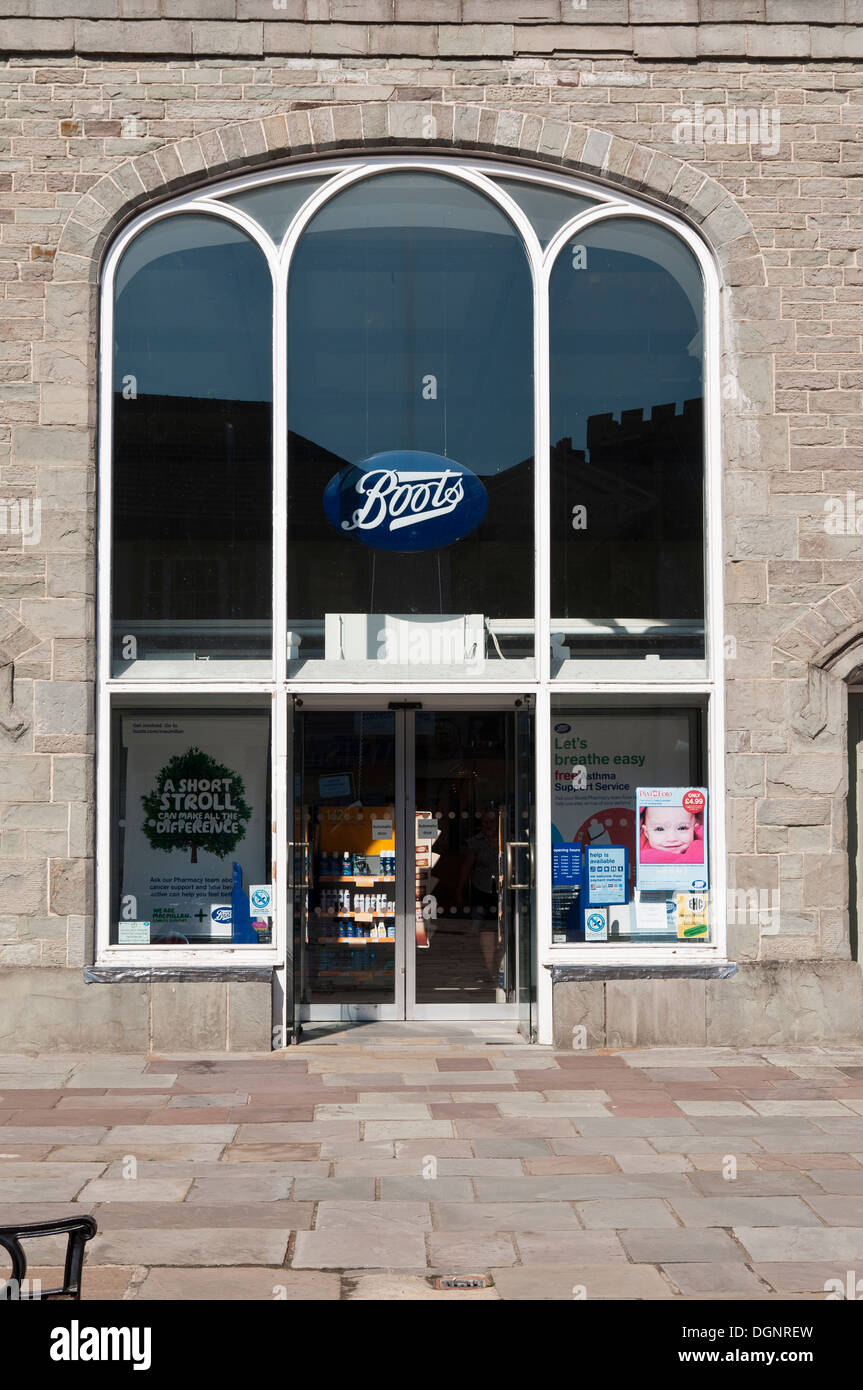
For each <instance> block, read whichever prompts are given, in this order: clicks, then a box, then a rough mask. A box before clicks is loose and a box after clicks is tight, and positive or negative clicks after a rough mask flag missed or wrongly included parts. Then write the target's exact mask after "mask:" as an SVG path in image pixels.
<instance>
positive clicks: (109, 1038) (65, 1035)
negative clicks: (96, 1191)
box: [0, 969, 149, 1143]
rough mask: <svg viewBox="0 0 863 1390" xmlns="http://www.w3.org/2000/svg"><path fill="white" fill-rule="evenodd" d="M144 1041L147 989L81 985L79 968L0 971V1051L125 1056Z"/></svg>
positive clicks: (143, 1046)
mask: <svg viewBox="0 0 863 1390" xmlns="http://www.w3.org/2000/svg"><path fill="white" fill-rule="evenodd" d="M148 1043H149V989H148V986H147V985H144V984H126V985H115V986H110V985H85V984H84V981H83V979H82V978H81V972H80V970H44V969H36V970H32V969H31V970H25V969H14V970H12V969H10V970H0V1051H3V1052H18V1051H29V1052H125V1053H128V1052H146V1051H147V1048H148ZM102 1133H103V1131H101V1130H99V1131H97V1134H98V1135H99V1136H101V1134H102ZM54 1142H55V1143H61V1142H70V1141H68V1140H62V1139H61V1138H60V1137H59V1136H58V1137H57V1139H56V1140H54ZM94 1142H95V1141H94Z"/></svg>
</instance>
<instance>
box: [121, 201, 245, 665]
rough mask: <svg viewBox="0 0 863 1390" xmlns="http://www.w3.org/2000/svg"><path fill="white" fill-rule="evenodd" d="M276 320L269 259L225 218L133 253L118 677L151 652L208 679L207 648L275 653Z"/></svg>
mask: <svg viewBox="0 0 863 1390" xmlns="http://www.w3.org/2000/svg"><path fill="white" fill-rule="evenodd" d="M271 324H272V282H271V279H270V274H269V270H268V268H267V264H266V261H265V259H264V256H263V254H262V253H261V251H260V249H259V248H258V247H257V246H256V245H255V243H254V242H253V241H251V240H250V239H249V237H247V236H246V235H245V233H243V232H241V231H239V230H238V229H237V228H236V227H234V226H232V225H230V224H229V223H227V222H223V221H221V220H220V219H218V218H216V217H212V216H206V215H202V214H197V215H193V214H183V215H178V216H176V217H168V218H166V219H165V220H164V221H162V222H158V223H156V224H155V225H153V226H151V227H149V228H147V229H146V230H145V231H143V232H141V234H140V235H139V236H137V237H136V238H135V240H134V241H133V242H132V243H131V245H130V246H129V248H128V250H127V251H126V252H125V253H124V255H123V257H122V259H121V261H120V264H119V266H118V269H117V276H116V286H115V315H114V594H113V630H114V653H113V656H114V664H115V673H117V674H119V673H120V672H122V671H124V670H131V668H132V665H133V663H134V662H135V660H138V661H141V660H142V659H143V660H146V659H148V658H149V659H152V658H157V659H158V658H160V659H161V660H163V661H164V660H174V661H177V660H179V661H183V662H184V668H183V673H184V674H198V675H205V674H206V668H205V667H198V668H197V670H196V669H195V668H194V667H193V666H190V665H189V663H193V662H194V661H195V659H196V658H197V659H198V661H201V660H206V659H207V658H210V657H234V658H238V659H239V658H242V659H248V658H255V657H257V658H269V655H270V645H271V582H272V581H271V567H272V562H271V547H272V543H271V516H272V503H271V489H272V482H271V479H272V465H271V429H272V427H271V400H272V359H271V353H272V328H271ZM140 669H141V668H140V667H139V668H138V670H139V671H140Z"/></svg>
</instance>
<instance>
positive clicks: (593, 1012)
mask: <svg viewBox="0 0 863 1390" xmlns="http://www.w3.org/2000/svg"><path fill="white" fill-rule="evenodd" d="M552 993H553V998H554V1009H553V1012H554V1046H555V1048H556V1049H558V1050H559V1051H571V1050H572V1047H573V1041H576V1042H577V1043H578V1047H579V1049H580V1048H581V1047H582V1046H583V1047H585V1048H593V1047H603V1046H605V990H604V987H603V985H602V983H601V982H599V981H592V980H569V981H561V982H559V983H558V984H555V985H553V987H552ZM582 1028H583V1029H584V1030H585V1031H584V1034H583V1035H582V1033H581V1032H580V1030H581V1029H582ZM576 1030H579V1031H578V1032H576Z"/></svg>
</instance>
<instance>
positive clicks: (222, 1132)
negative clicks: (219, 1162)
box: [57, 1124, 237, 1152]
mask: <svg viewBox="0 0 863 1390" xmlns="http://www.w3.org/2000/svg"><path fill="white" fill-rule="evenodd" d="M236 1132H237V1126H236V1125H171V1124H165V1125H160V1126H159V1128H158V1129H156V1128H155V1127H154V1126H152V1125H117V1126H115V1127H114V1128H112V1129H109V1130H108V1131H107V1133H106V1135H105V1142H106V1143H107V1144H121V1145H122V1144H125V1145H127V1152H128V1150H130V1149H132V1148H133V1147H134V1146H135V1145H136V1144H154V1143H157V1142H158V1143H160V1144H230V1142H231V1140H232V1139H233V1138H234V1135H235V1134H236ZM57 1142H58V1143H60V1142H61V1141H60V1140H59V1139H58V1141H57ZM65 1142H66V1143H69V1142H70V1141H69V1140H66V1141H65Z"/></svg>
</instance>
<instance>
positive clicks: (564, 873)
mask: <svg viewBox="0 0 863 1390" xmlns="http://www.w3.org/2000/svg"><path fill="white" fill-rule="evenodd" d="M551 857H552V866H553V882H554V886H555V888H567V887H575V886H577V885H579V884H580V883H581V845H553V846H552V851H551Z"/></svg>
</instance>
